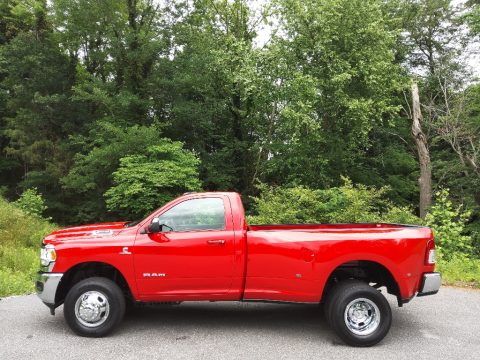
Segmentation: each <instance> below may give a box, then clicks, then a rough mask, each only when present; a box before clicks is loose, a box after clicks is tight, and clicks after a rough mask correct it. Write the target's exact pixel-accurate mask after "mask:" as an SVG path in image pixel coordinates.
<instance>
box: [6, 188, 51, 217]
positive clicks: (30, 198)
mask: <svg viewBox="0 0 480 360" xmlns="http://www.w3.org/2000/svg"><path fill="white" fill-rule="evenodd" d="M13 204H14V205H15V206H17V207H19V208H20V209H21V210H23V212H25V213H26V214H29V215H33V216H36V217H39V218H41V217H42V216H43V213H44V212H45V210H47V206H45V201H44V200H43V197H42V194H39V193H38V189H37V188H32V189H27V190H25V191H24V192H23V193H22V195H20V197H19V198H18V199H17V200H16V201H15V202H14V203H13Z"/></svg>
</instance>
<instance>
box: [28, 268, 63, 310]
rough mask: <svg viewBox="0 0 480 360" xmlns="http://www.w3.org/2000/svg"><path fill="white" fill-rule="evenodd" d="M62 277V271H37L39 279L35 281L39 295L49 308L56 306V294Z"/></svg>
mask: <svg viewBox="0 0 480 360" xmlns="http://www.w3.org/2000/svg"><path fill="white" fill-rule="evenodd" d="M62 277H63V274H62V273H44V272H39V273H37V280H36V281H35V288H36V289H37V295H38V297H39V298H40V299H41V300H42V301H43V303H44V304H45V305H47V306H48V307H49V308H54V307H55V294H56V293H57V288H58V285H59V284H60V281H62Z"/></svg>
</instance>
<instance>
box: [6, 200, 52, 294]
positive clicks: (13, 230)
mask: <svg viewBox="0 0 480 360" xmlns="http://www.w3.org/2000/svg"><path fill="white" fill-rule="evenodd" d="M25 198H26V197H25ZM55 229H56V226H55V225H53V224H50V223H49V222H48V221H46V220H45V219H41V218H39V217H38V216H36V215H32V214H31V213H27V212H25V211H24V210H21V209H20V207H19V206H17V205H14V204H13V203H9V202H7V201H6V200H4V199H3V198H0V296H7V295H13V294H24V293H28V292H32V291H33V290H34V286H33V283H34V279H35V274H36V272H37V270H38V267H39V261H40V260H39V249H40V244H41V242H42V239H43V237H44V236H45V235H47V234H48V233H50V232H52V231H53V230H55Z"/></svg>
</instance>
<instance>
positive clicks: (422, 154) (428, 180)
mask: <svg viewBox="0 0 480 360" xmlns="http://www.w3.org/2000/svg"><path fill="white" fill-rule="evenodd" d="M412 108H413V114H412V135H413V138H414V139H415V145H416V146H417V151H418V163H419V165H420V178H419V179H418V185H419V188H420V203H419V207H420V217H421V218H422V219H425V215H426V214H427V210H428V208H429V207H430V205H431V203H432V167H431V164H430V153H429V150H428V143H427V138H426V137H425V134H424V133H423V131H422V121H423V117H422V111H421V109H420V97H419V95H418V85H417V83H416V82H413V83H412Z"/></svg>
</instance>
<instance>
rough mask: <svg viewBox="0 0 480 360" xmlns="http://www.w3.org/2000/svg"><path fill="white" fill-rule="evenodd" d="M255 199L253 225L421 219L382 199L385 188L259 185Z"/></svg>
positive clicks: (418, 220)
mask: <svg viewBox="0 0 480 360" xmlns="http://www.w3.org/2000/svg"><path fill="white" fill-rule="evenodd" d="M260 191H261V195H260V196H259V197H255V198H254V199H253V201H254V213H255V215H251V216H249V217H248V221H249V223H252V224H269V223H274V224H275V223H276V224H292V223H300V224H301V223H304V224H309V223H355V222H393V223H410V224H418V223H420V219H419V218H417V217H416V216H414V215H413V214H412V212H411V210H410V209H408V208H405V207H403V208H400V207H396V206H394V205H393V204H392V203H390V202H389V201H388V200H385V193H386V192H388V191H389V189H388V188H380V189H376V188H372V187H366V186H364V185H356V186H354V185H353V184H352V182H351V181H350V180H349V179H344V185H343V186H340V187H336V188H330V189H326V190H312V189H309V188H305V187H301V186H300V187H292V188H283V187H276V188H271V187H267V186H265V185H262V186H260Z"/></svg>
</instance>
